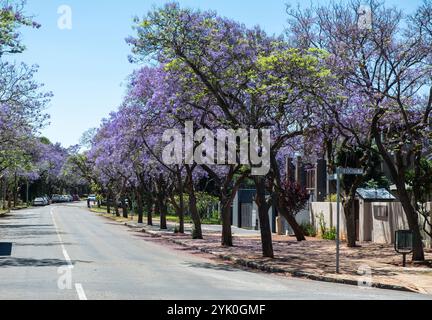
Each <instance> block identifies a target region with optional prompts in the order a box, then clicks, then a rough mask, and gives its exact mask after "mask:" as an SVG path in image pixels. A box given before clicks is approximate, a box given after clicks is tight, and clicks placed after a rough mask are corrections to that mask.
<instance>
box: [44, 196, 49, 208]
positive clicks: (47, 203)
mask: <svg viewBox="0 0 432 320" xmlns="http://www.w3.org/2000/svg"><path fill="white" fill-rule="evenodd" d="M42 199H43V200H44V205H46V206H48V205H49V204H50V200H49V198H48V197H42Z"/></svg>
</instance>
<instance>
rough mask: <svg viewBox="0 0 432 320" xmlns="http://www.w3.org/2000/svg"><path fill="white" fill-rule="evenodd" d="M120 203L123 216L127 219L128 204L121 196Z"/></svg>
mask: <svg viewBox="0 0 432 320" xmlns="http://www.w3.org/2000/svg"><path fill="white" fill-rule="evenodd" d="M121 204H122V211H123V218H125V219H128V218H129V213H128V206H127V204H126V201H125V199H124V198H122V200H121Z"/></svg>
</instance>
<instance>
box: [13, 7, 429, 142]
mask: <svg viewBox="0 0 432 320" xmlns="http://www.w3.org/2000/svg"><path fill="white" fill-rule="evenodd" d="M323 1H325V0H322V1H321V2H323ZM165 2H166V1H162V0H122V1H119V0H109V1H107V0H62V1H58V0H28V1H27V7H26V11H27V12H28V13H29V14H32V15H35V17H36V21H38V22H39V23H41V24H42V28H41V29H39V30H23V40H24V43H25V44H26V46H27V51H26V52H25V53H23V54H21V55H19V56H17V57H16V59H17V60H20V61H25V62H27V63H36V64H38V65H39V66H40V71H39V74H38V76H37V79H38V80H39V81H41V82H43V83H45V85H46V89H47V90H50V91H52V92H53V93H54V95H55V96H54V98H53V100H52V103H51V105H50V106H49V109H48V113H49V114H50V115H51V125H50V126H49V127H47V128H46V129H45V130H44V131H43V134H44V135H46V136H47V137H48V138H49V139H50V140H51V141H53V142H61V143H62V144H64V145H65V146H70V145H74V144H77V143H78V142H79V138H80V137H81V135H82V133H83V132H84V131H86V130H87V129H89V128H92V127H98V126H99V124H100V121H101V120H102V118H104V117H106V116H107V115H108V114H109V113H110V112H111V111H114V110H115V109H116V108H117V107H118V105H119V104H120V103H121V100H122V97H123V94H124V83H125V79H126V77H127V75H128V74H130V73H131V72H132V70H133V69H134V68H136V66H135V65H131V64H130V63H129V62H128V60H127V56H128V54H129V47H128V46H127V45H126V44H125V41H124V39H125V38H126V37H127V36H128V35H131V34H133V32H132V30H131V26H132V18H133V17H134V16H135V15H138V16H142V15H143V14H144V13H145V12H147V11H148V10H150V9H151V8H152V7H153V6H154V5H162V4H163V3H165ZM178 2H180V3H181V4H182V5H184V6H188V7H194V8H198V7H199V8H203V9H213V10H216V11H217V12H218V13H219V14H221V15H223V16H226V17H230V18H233V19H235V20H238V21H240V22H243V23H245V24H247V25H250V26H253V25H256V24H259V25H261V26H262V27H263V28H264V29H265V30H266V31H267V32H268V33H277V34H279V33H281V32H283V30H284V27H285V21H286V14H285V4H286V3H291V4H296V3H297V2H298V1H297V0H295V1H294V0H266V1H264V0H262V1H261V0H183V1H182V0H180V1H178ZM420 2H421V0H399V1H397V0H388V1H387V3H388V4H392V5H397V6H398V7H401V8H404V9H405V10H406V11H411V10H413V9H414V8H415V7H416V6H417V4H419V3H420ZM61 5H68V6H70V7H71V9H72V18H73V20H72V22H73V25H72V30H60V29H59V28H58V26H57V21H58V18H59V16H60V15H59V14H58V13H57V9H58V8H59V6H61Z"/></svg>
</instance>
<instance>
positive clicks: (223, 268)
mask: <svg viewBox="0 0 432 320" xmlns="http://www.w3.org/2000/svg"><path fill="white" fill-rule="evenodd" d="M185 265H186V266H188V267H190V268H197V269H211V270H218V271H230V272H238V271H241V270H240V269H239V268H234V267H232V266H229V265H225V264H212V263H205V262H188V263H185Z"/></svg>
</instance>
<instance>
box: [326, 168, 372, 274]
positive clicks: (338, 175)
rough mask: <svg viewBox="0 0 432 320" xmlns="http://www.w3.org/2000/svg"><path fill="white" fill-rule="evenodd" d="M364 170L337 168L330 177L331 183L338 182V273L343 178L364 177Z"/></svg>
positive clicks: (338, 268)
mask: <svg viewBox="0 0 432 320" xmlns="http://www.w3.org/2000/svg"><path fill="white" fill-rule="evenodd" d="M363 174H364V170H363V169H357V168H337V169H336V174H333V175H330V176H329V180H330V181H337V221H336V273H340V242H341V241H340V212H341V198H340V194H341V180H342V176H344V175H346V176H362V175H363Z"/></svg>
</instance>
